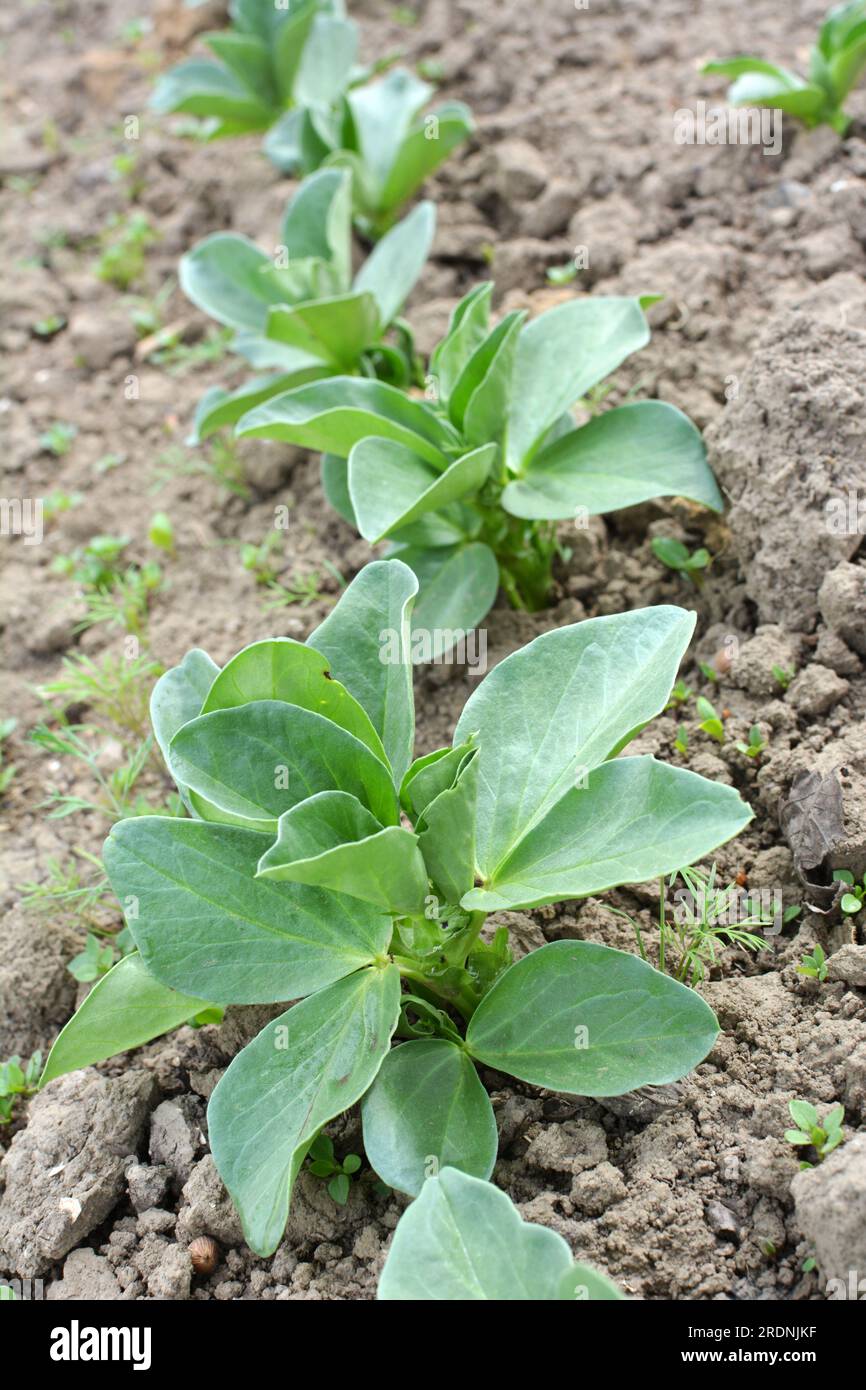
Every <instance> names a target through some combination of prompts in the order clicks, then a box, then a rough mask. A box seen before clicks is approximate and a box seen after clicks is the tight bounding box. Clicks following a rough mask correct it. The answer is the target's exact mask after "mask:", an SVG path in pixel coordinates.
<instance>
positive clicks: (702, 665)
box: [698, 661, 721, 685]
mask: <svg viewBox="0 0 866 1390" xmlns="http://www.w3.org/2000/svg"><path fill="white" fill-rule="evenodd" d="M698 670H699V671H700V673H701V675H702V676H703V678H704V680H708V681H709V682H710V684H711V685H718V683H719V680H720V679H721V677H720V676H719V673H718V671H717V670H716V668H715V666H711V665H710V663H709V662H708V661H699V662H698Z"/></svg>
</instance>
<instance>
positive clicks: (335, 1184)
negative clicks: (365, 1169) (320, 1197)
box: [307, 1134, 361, 1207]
mask: <svg viewBox="0 0 866 1390" xmlns="http://www.w3.org/2000/svg"><path fill="white" fill-rule="evenodd" d="M309 1159H310V1162H309V1164H308V1165H307V1166H308V1168H309V1171H310V1172H311V1173H312V1174H313V1177H315V1178H321V1179H322V1180H323V1181H327V1183H328V1194H329V1196H330V1198H331V1200H332V1201H333V1202H336V1204H337V1206H338V1207H344V1206H345V1205H346V1202H347V1201H348V1199H349V1188H350V1186H351V1183H352V1176H353V1174H354V1173H357V1171H358V1169H359V1168H360V1166H361V1160H360V1158H359V1157H358V1155H357V1154H346V1157H345V1158H344V1159H343V1161H342V1163H340V1161H339V1160H338V1159H337V1158H335V1157H334V1141H333V1140H332V1139H329V1138H328V1136H327V1134H320V1135H319V1136H318V1138H316V1139H314V1140H313V1142H312V1144H311V1145H310V1151H309Z"/></svg>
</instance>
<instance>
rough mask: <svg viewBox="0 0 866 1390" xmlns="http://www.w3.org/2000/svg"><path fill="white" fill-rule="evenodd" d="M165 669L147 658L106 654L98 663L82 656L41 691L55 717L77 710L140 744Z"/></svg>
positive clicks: (65, 662)
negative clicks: (156, 683) (156, 684)
mask: <svg viewBox="0 0 866 1390" xmlns="http://www.w3.org/2000/svg"><path fill="white" fill-rule="evenodd" d="M161 675H162V667H161V666H160V664H159V662H156V661H152V660H151V658H150V657H148V656H138V657H128V656H126V654H125V653H124V652H111V651H109V652H105V653H104V654H103V655H102V656H101V657H100V658H99V659H98V660H97V661H93V660H91V658H90V657H89V656H85V655H84V653H83V652H75V653H74V654H73V655H72V656H67V657H64V658H63V672H62V674H61V675H60V676H58V677H57V679H56V680H53V681H49V682H48V683H47V684H46V685H43V686H40V687H39V694H40V696H41V697H42V698H43V699H44V700H45V701H47V702H48V704H49V705H50V706H51V708H52V710H53V711H54V714H55V716H58V715H59V716H65V715H66V713H67V712H68V711H69V710H71V709H73V708H74V707H76V706H80V707H81V708H82V709H88V710H90V712H91V714H93V715H94V716H96V717H97V719H98V720H99V721H101V722H108V723H111V724H113V725H114V726H115V727H116V728H117V729H118V730H120V731H121V732H122V733H125V734H130V735H131V736H132V737H133V738H134V739H136V740H141V739H143V738H144V737H145V735H146V733H147V726H148V700H149V697H150V690H151V688H152V686H153V683H154V681H156V680H157V679H158V678H159V676H161Z"/></svg>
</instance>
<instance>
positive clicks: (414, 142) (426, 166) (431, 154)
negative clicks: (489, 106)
mask: <svg viewBox="0 0 866 1390" xmlns="http://www.w3.org/2000/svg"><path fill="white" fill-rule="evenodd" d="M428 121H429V122H430V124H429V125H428ZM434 121H435V123H436V124H435V125H433V124H432V123H433V122H434ZM473 129H474V123H473V120H472V113H471V112H470V110H469V107H468V106H464V104H463V102H461V101H450V102H446V103H444V104H443V105H441V106H437V107H435V108H434V109H433V111H431V112H430V115H429V116H428V117H425V118H424V119H423V120H421V121H418V122H417V123H416V124H415V125H414V126H413V128H412V130H411V131H410V132H409V134H408V136H407V137H406V139H405V140H404V141H403V143H402V145H401V146H400V149H399V150H398V152H397V157H396V159H395V160H394V163H393V164H392V165H391V169H390V172H389V174H388V177H387V179H386V181H385V184H384V187H383V188H382V190H381V192H380V194H379V197H378V200H377V202H378V207H379V209H381V211H383V212H386V213H387V212H389V211H390V210H391V209H392V208H399V207H401V206H402V205H403V203H405V202H406V201H407V200H408V199H409V198H411V197H412V195H413V193H415V192H416V191H417V189H419V188H420V187H421V185H422V183H423V182H424V180H425V179H427V178H429V177H430V175H431V174H432V173H434V172H435V170H436V169H438V168H439V166H440V164H443V163H444V162H445V160H446V159H447V158H448V156H449V154H451V152H452V150H455V149H456V148H457V146H458V145H462V143H463V141H464V140H466V139H467V137H468V136H469V135H471V134H472V131H473ZM434 130H435V132H436V135H435V139H431V138H430V135H429V134H428V132H432V131H434Z"/></svg>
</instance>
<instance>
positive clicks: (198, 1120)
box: [150, 1095, 205, 1188]
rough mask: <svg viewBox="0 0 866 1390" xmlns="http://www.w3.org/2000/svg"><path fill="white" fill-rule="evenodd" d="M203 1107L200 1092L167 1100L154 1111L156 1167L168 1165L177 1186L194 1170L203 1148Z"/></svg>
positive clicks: (152, 1128) (152, 1144)
mask: <svg viewBox="0 0 866 1390" xmlns="http://www.w3.org/2000/svg"><path fill="white" fill-rule="evenodd" d="M203 1124H204V1107H203V1106H202V1103H201V1101H200V1100H199V1098H198V1097H197V1096H194V1095H185V1096H181V1097H180V1099H179V1100H164V1101H163V1102H162V1104H161V1105H158V1106H157V1107H156V1109H155V1110H154V1112H153V1115H152V1117H151V1121H150V1157H151V1161H152V1163H153V1164H154V1165H156V1166H157V1167H160V1166H162V1167H166V1168H167V1169H168V1170H169V1172H170V1174H171V1177H172V1181H173V1182H174V1184H175V1187H176V1188H180V1187H182V1186H183V1184H184V1183H185V1182H186V1180H187V1179H188V1177H189V1175H190V1173H191V1172H192V1166H193V1164H194V1163H195V1160H196V1159H197V1158H198V1156H199V1155H200V1154H201V1152H202V1150H203V1149H204V1146H205V1145H204V1136H203V1132H202V1126H203Z"/></svg>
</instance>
